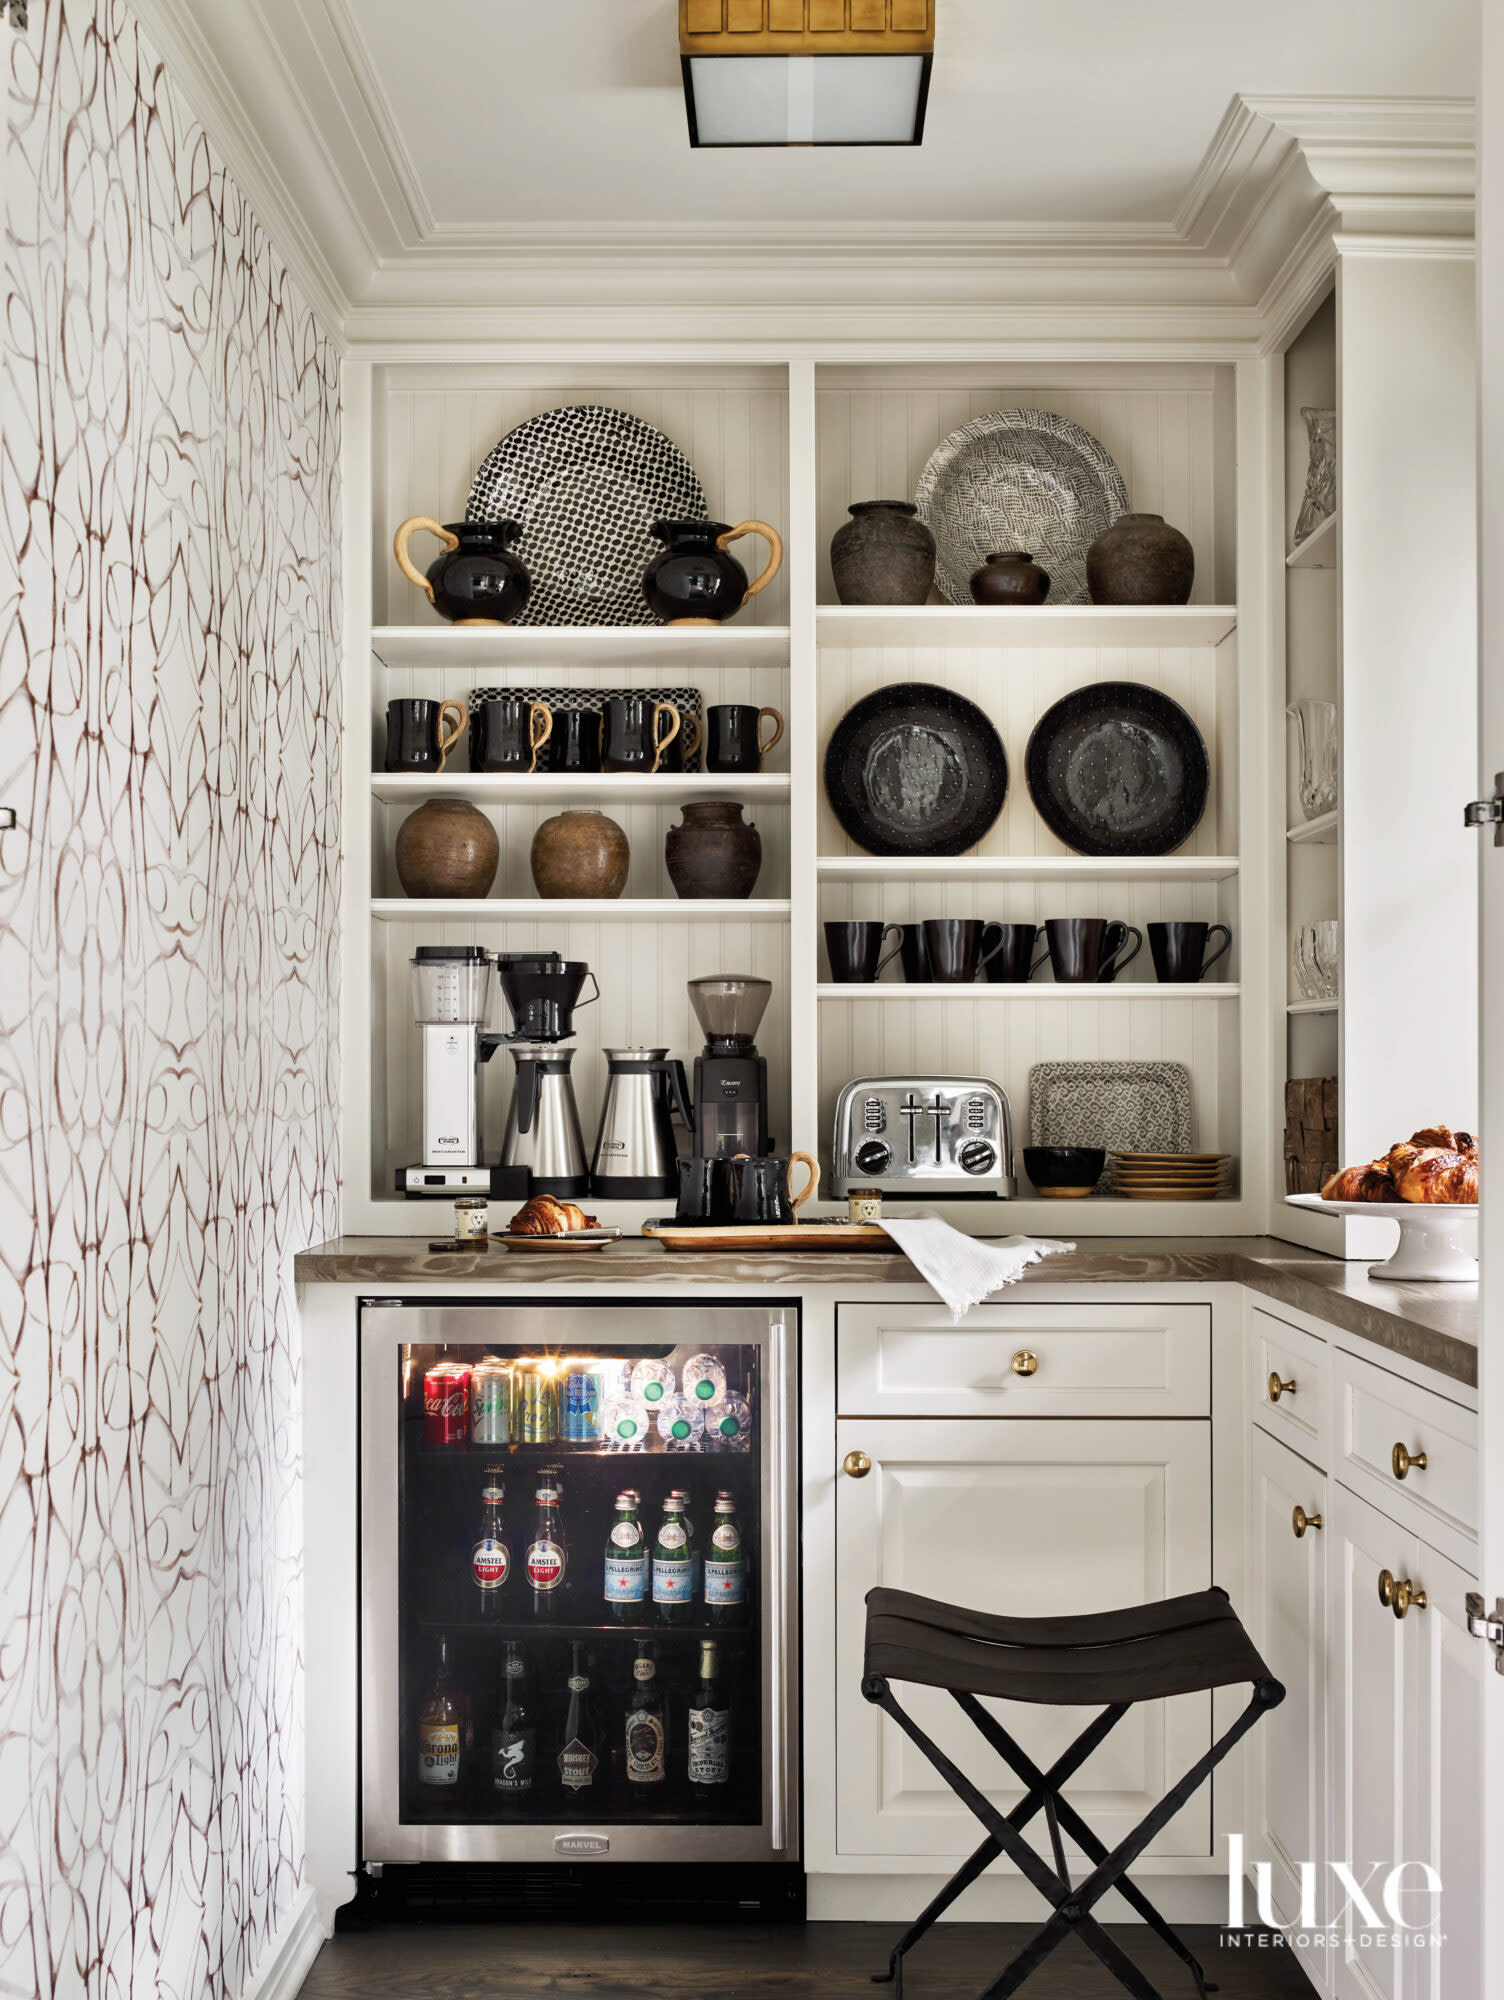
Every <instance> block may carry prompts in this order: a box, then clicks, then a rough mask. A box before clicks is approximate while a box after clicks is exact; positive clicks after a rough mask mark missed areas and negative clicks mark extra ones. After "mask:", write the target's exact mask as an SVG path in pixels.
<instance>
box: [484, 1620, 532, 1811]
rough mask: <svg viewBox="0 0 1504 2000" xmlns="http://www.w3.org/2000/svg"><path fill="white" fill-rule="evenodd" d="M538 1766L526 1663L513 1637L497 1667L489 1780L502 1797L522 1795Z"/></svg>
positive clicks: (524, 1794) (529, 1786) (524, 1793)
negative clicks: (496, 1713) (498, 1702)
mask: <svg viewBox="0 0 1504 2000" xmlns="http://www.w3.org/2000/svg"><path fill="white" fill-rule="evenodd" d="M537 1769H538V1729H537V1724H536V1723H535V1722H534V1720H533V1709H532V1704H531V1702H530V1701H529V1700H528V1687H527V1662H526V1660H525V1659H524V1657H523V1652H522V1648H521V1646H519V1645H518V1643H517V1641H516V1640H515V1639H508V1640H507V1642H506V1654H505V1657H504V1658H503V1660H502V1666H501V1720H500V1721H499V1722H498V1724H497V1725H496V1727H495V1728H494V1729H493V1730H492V1731H491V1783H492V1784H493V1785H494V1786H495V1788H496V1790H497V1791H498V1792H500V1793H501V1795H502V1797H503V1798H509V1799H515V1798H523V1797H525V1796H526V1795H527V1793H529V1792H530V1791H531V1790H532V1789H533V1780H534V1778H535V1777H536V1775H537Z"/></svg>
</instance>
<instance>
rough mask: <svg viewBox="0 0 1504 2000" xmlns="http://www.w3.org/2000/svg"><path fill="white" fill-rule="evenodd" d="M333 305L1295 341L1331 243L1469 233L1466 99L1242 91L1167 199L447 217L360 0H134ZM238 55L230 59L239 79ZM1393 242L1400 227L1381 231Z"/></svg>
mask: <svg viewBox="0 0 1504 2000" xmlns="http://www.w3.org/2000/svg"><path fill="white" fill-rule="evenodd" d="M133 4H134V5H135V7H136V10H137V12H138V14H139V15H140V17H141V20H142V24H143V27H144V28H145V29H146V31H147V34H148V38H149V39H150V40H151V41H152V42H154V43H155V45H156V47H157V48H158V50H159V51H160V52H161V54H162V56H163V58H164V60H165V61H166V63H167V66H168V68H169V70H170V71H171V73H172V75H173V78H174V80H175V81H176V82H177V83H178V84H179V86H180V87H181V88H182V90H183V92H184V94H185V96H186V97H187V98H188V100H189V102H190V103H191V104H192V105H193V106H194V108H195V110H196V111H197V113H198V115H199V117H200V118H201V119H202V121H203V122H204V124H205V126H206V128H207V129H208V130H209V132H210V133H211V135H212V137H213V138H214V140H215V143H216V145H217V146H218V147H219V149H220V151H221V153H222V155H223V157H224V159H225V162H226V164H227V166H229V167H230V168H231V170H232V171H233V172H234V173H235V175H236V177H237V179H239V180H240V182H241V184H242V187H243V188H244V191H245V193H246V195H247V197H248V198H249V199H250V201H251V202H252V205H253V206H254V207H255V209H256V211H257V213H258V214H259V215H260V217H261V219H262V220H263V222H264V224H265V226H266V227H267V229H268V230H269V232H270V233H271V234H272V236H273V237H274V239H275V240H276V242H277V246H278V248H279V250H280V251H281V252H282V254H283V256H284V258H285V259H286V261H287V263H288V264H289V266H290V267H291V268H292V270H293V271H294V274H295V275H296V276H297V277H298V278H299V279H300V281H301V282H302V283H303V285H304V287H305V289H306V290H307V291H308V293H309V296H310V298H311V299H312V300H313V302H314V303H315V304H316V305H317V306H318V307H319V308H320V310H321V311H323V312H324V314H325V316H326V317H327V318H328V319H329V321H330V324H331V330H333V331H335V332H336V333H338V334H340V335H342V336H343V337H344V339H345V340H346V341H348V342H355V341H359V342H361V343H362V344H364V343H367V342H371V341H386V342H396V343H401V342H404V341H408V340H416V339H424V338H427V339H430V340H436V341H437V342H439V343H441V344H445V345H447V344H449V343H451V342H453V341H466V340H489V341H499V340H547V339H551V338H552V339H568V338H571V337H572V336H573V335H574V334H575V333H576V332H577V329H578V327H579V325H580V323H581V317H582V315H590V316H591V317H592V318H593V319H598V320H599V321H601V322H602V323H604V324H609V325H610V327H611V329H612V337H613V338H616V339H647V340H651V339H654V338H664V337H667V336H668V335H670V334H671V333H677V334H679V335H680V336H681V337H684V338H699V339H717V340H719V339H728V338H735V339H741V340H758V339H782V340H784V341H789V340H809V341H811V342H816V343H824V342H826V341H829V340H837V341H839V340H842V339H849V338H851V337H852V336H853V335H854V334H858V333H859V334H860V335H862V336H863V337H865V338H869V339H883V340H904V339H921V338H926V337H928V338H931V339H932V338H933V335H934V330H935V326H936V322H937V319H939V320H943V323H944V325H945V327H946V329H947V332H948V334H949V335H950V336H951V337H953V338H954V339H955V340H956V341H957V342H964V341H968V340H977V341H990V342H996V341H999V340H1002V341H1008V342H1013V341H1019V342H1022V343H1025V344H1027V343H1029V342H1033V341H1040V342H1049V341H1054V342H1058V343H1060V344H1062V345H1063V346H1066V347H1069V348H1070V349H1071V350H1072V351H1073V352H1086V351H1092V350H1094V349H1095V348H1096V347H1097V346H1098V345H1099V344H1100V343H1102V342H1105V341H1109V340H1112V341H1114V343H1115V345H1116V346H1117V348H1118V351H1120V352H1122V351H1125V350H1127V351H1139V352H1145V353H1148V352H1152V351H1154V350H1156V349H1157V348H1160V347H1161V346H1164V345H1165V344H1166V343H1169V344H1171V345H1175V344H1177V342H1178V343H1179V351H1180V352H1182V353H1185V352H1189V351H1191V350H1192V349H1200V348H1202V347H1204V348H1206V349H1207V350H1208V351H1217V352H1221V353H1222V354H1223V355H1227V354H1230V353H1234V352H1254V351H1261V350H1263V351H1267V350H1268V349H1270V348H1273V347H1277V346H1279V345H1282V344H1283V343H1284V341H1285V340H1286V339H1287V338H1288V335H1289V332H1290V331H1291V330H1292V329H1293V327H1295V326H1298V325H1299V324H1300V316H1301V315H1303V314H1304V313H1306V312H1308V311H1309V310H1310V307H1311V305H1312V304H1314V303H1315V301H1316V300H1317V299H1319V298H1320V296H1321V294H1322V292H1323V290H1324V289H1325V288H1326V287H1327V286H1328V285H1329V284H1330V282H1331V273H1332V270H1333V268H1334V266H1335V263H1336V259H1337V256H1338V255H1339V251H1340V254H1342V255H1356V254H1359V253H1360V246H1366V249H1365V250H1364V251H1363V254H1374V255H1378V254H1420V253H1418V252H1416V251H1415V250H1414V249H1413V247H1410V246H1414V245H1416V244H1420V243H1427V244H1439V243H1445V242H1447V241H1451V242H1453V243H1456V244H1459V245H1460V244H1463V243H1465V242H1466V241H1468V240H1469V239H1470V237H1471V233H1472V223H1473V199H1472V190H1473V178H1474V170H1475V155H1474V135H1473V126H1474V117H1473V106H1472V104H1471V103H1470V102H1469V101H1467V100H1462V99H1453V98H1352V97H1300V96H1246V97H1238V98H1235V99H1234V100H1233V101H1232V103H1231V104H1230V105H1229V106H1228V109H1227V112H1226V113H1225V115H1224V117H1223V119H1222V122H1221V124H1220V125H1219V127H1218V129H1217V131H1216V132H1215V133H1214V135H1213V137H1212V140H1211V143H1210V145H1209V146H1208V148H1207V152H1206V155H1205V157H1204V158H1203V160H1202V162H1201V165H1200V166H1199V168H1198V169H1197V172H1196V174H1195V175H1194V176H1193V178H1192V181H1191V184H1190V186H1189V187H1188V188H1187V190H1186V194H1185V197H1184V199H1183V200H1182V202H1181V204H1180V207H1179V209H1178V211H1177V213H1176V215H1175V217H1174V218H1173V220H1172V221H1170V222H1168V223H1152V222H1151V223H1139V224H1134V223H1124V224H1111V225H1095V224H1067V225H1059V224H1047V223H1035V224H1028V223H1025V224H1007V225H1003V224H998V225H992V224H985V223H957V222H944V221H940V222H935V223H933V224H924V223H903V224H892V225H887V224H877V223H866V224H849V223H845V222H831V221H821V220H811V221H807V222H804V223H801V224H797V225H791V226H789V225H780V226H777V227H760V228H759V227H753V228H751V229H745V230H742V231H741V232H739V235H738V238H737V241H736V242H735V244H734V245H733V246H731V247H730V248H728V247H727V244H726V241H725V232H724V230H723V229H721V228H719V227H714V226H711V225H708V224H707V225H705V226H703V227H700V228H695V227H693V226H691V227H689V228H687V229H686V228H684V227H682V226H680V225H677V224H676V226H675V228H674V230H673V232H672V233H671V238H670V240H669V241H668V242H667V243H665V240H664V232H663V230H662V228H661V226H659V225H657V224H655V223H651V222H644V223H639V224H636V225H627V226H613V227H610V228H605V227H600V226H596V225H589V224H573V225H568V224H566V225H559V224H553V223H526V222H520V223H509V224H506V225H504V226H501V227H498V228H495V229H485V230H475V229H465V228H455V227H449V226H446V225H442V224H440V223H438V222H437V220H436V218H435V216H434V214H433V211H432V207H431V204H430V203H429V201H428V199H427V197H426V196H425V194H424V191H423V186H422V180H421V176H420V175H419V174H418V172H417V169H416V167H415V164H414V162H413V160H412V158H411V156H410V155H409V153H408V152H407V150H406V147H405V145H404V143H403V140H402V136H401V131H400V126H399V124H398V121H397V120H396V118H395V116H394V114H393V112H392V109H391V106H390V104H389V103H388V101H387V99H386V97H385V94H384V92H383V91H382V89H381V86H380V82H379V79H378V77H377V75H376V73H375V71H374V69H373V66H372V65H371V63H370V60H369V58H368V56H367V55H366V53H365V50H364V47H363V44H362V40H361V35H360V30H359V25H358V0H250V4H246V0H241V4H238V5H232V6H226V5H224V4H223V0H133ZM232 79H233V81H232ZM1385 243H1388V244H1390V245H1393V246H1400V245H1404V246H1407V247H1406V248H1405V249H1404V250H1403V251H1400V250H1399V249H1398V248H1397V247H1396V248H1393V249H1391V250H1390V251H1389V252H1387V253H1386V252H1385V251H1384V250H1383V249H1382V248H1381V246H1382V245H1383V244H1385Z"/></svg>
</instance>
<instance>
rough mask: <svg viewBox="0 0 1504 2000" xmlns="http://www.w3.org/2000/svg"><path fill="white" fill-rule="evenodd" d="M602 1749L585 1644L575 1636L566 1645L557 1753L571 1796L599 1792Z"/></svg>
mask: <svg viewBox="0 0 1504 2000" xmlns="http://www.w3.org/2000/svg"><path fill="white" fill-rule="evenodd" d="M604 1749H605V1745H604V1744H603V1743H602V1741H601V1736H600V1728H599V1725H598V1723H597V1721H596V1715H595V1705H594V1703H593V1702H592V1701H591V1699H590V1673H589V1666H588V1662H587V1661H586V1658H585V1648H584V1647H583V1646H582V1645H581V1643H580V1641H579V1640H578V1639H573V1640H571V1641H570V1646H569V1704H568V1707H567V1708H566V1709H565V1711H564V1727H563V1729H562V1730H561V1731H560V1732H559V1756H558V1765H559V1783H560V1785H561V1786H562V1787H563V1788H564V1790H565V1791H566V1792H567V1793H569V1794H570V1795H571V1797H572V1798H573V1799H577V1800H579V1799H582V1795H586V1794H588V1796H589V1798H591V1799H593V1798H596V1797H598V1796H599V1793H600V1791H601V1790H602V1788H603V1786H604V1779H603V1778H600V1772H601V1765H602V1762H603V1756H602V1753H603V1751H604ZM598 1778H599V1779H600V1782H599V1783H598V1782H597V1780H598Z"/></svg>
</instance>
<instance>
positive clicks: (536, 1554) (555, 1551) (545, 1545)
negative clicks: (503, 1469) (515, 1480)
mask: <svg viewBox="0 0 1504 2000" xmlns="http://www.w3.org/2000/svg"><path fill="white" fill-rule="evenodd" d="M537 1501H538V1518H537V1520H536V1522H535V1523H534V1526H533V1539H532V1541H531V1542H530V1543H529V1544H528V1551H527V1580H528V1582H529V1584H530V1585H531V1586H532V1592H533V1614H534V1616H535V1617H538V1618H551V1617H552V1616H553V1611H554V1606H555V1604H556V1603H557V1601H558V1598H559V1593H560V1591H561V1590H562V1589H563V1586H564V1568H565V1563H566V1560H567V1557H566V1554H565V1546H564V1530H563V1528H562V1527H561V1525H560V1522H559V1493H558V1488H557V1487H555V1486H553V1485H552V1484H550V1483H549V1482H548V1481H547V1480H545V1481H544V1483H543V1484H542V1485H540V1486H539V1488H538V1493H537Z"/></svg>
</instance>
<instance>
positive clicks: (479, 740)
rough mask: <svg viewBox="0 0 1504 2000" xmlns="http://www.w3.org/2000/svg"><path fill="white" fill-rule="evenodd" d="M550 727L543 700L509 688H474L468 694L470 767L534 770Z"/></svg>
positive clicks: (551, 718) (550, 713)
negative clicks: (471, 692) (517, 692)
mask: <svg viewBox="0 0 1504 2000" xmlns="http://www.w3.org/2000/svg"><path fill="white" fill-rule="evenodd" d="M553 727H554V712H553V710H552V709H551V708H550V707H549V705H548V703H547V702H546V701H534V700H533V698H532V696H531V695H526V694H513V693H512V692H511V690H510V689H509V688H477V689H476V690H475V692H474V693H473V694H472V695H471V697H470V768H471V770H472V771H536V770H537V768H538V754H539V752H540V751H541V750H542V748H543V746H544V744H545V743H547V741H548V739H549V737H550V736H551V735H552V734H553Z"/></svg>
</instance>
